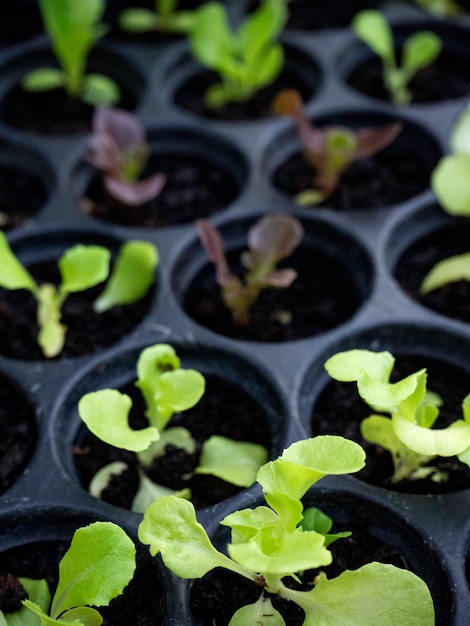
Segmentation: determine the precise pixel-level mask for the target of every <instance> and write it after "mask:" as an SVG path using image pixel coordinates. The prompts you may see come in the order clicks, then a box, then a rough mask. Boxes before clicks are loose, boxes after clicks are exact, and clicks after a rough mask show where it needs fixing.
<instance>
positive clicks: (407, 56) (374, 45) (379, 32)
mask: <svg viewBox="0 0 470 626" xmlns="http://www.w3.org/2000/svg"><path fill="white" fill-rule="evenodd" d="M351 25H352V28H353V30H354V32H355V33H356V35H357V37H359V39H362V41H363V42H364V43H365V44H367V45H368V46H369V47H370V48H371V50H373V52H375V53H376V54H377V55H378V56H379V57H380V58H381V59H382V64H383V72H384V74H383V81H384V85H385V88H386V89H387V91H388V92H389V94H390V97H391V99H392V101H393V102H394V103H395V104H397V105H399V106H404V105H407V104H409V103H410V102H411V98H412V94H411V92H410V90H409V88H408V85H409V83H410V81H411V79H412V78H413V76H415V74H416V73H417V72H418V71H419V70H422V69H423V68H425V67H427V66H428V65H430V64H431V63H433V62H434V61H435V60H436V58H437V57H438V56H439V54H440V52H441V49H442V42H441V40H440V38H439V37H438V36H437V35H436V34H435V33H433V32H431V31H424V30H423V31H420V32H418V33H415V34H413V35H411V36H410V37H408V38H407V39H406V40H405V42H404V44H403V50H402V53H401V65H398V63H397V59H396V55H395V47H394V42H393V33H392V30H391V28H390V26H389V25H388V23H387V21H386V19H385V17H384V16H383V15H382V13H381V12H380V11H375V10H373V9H370V10H366V11H360V12H359V13H358V14H357V15H355V16H354V18H353V21H352V24H351Z"/></svg>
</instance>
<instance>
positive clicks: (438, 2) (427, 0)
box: [415, 0, 462, 17]
mask: <svg viewBox="0 0 470 626" xmlns="http://www.w3.org/2000/svg"><path fill="white" fill-rule="evenodd" d="M415 3H416V4H417V5H419V6H420V7H422V8H423V9H425V11H427V12H428V13H431V15H434V16H435V17H449V16H451V15H458V14H459V13H462V9H461V8H460V7H459V5H458V4H457V2H454V0H415Z"/></svg>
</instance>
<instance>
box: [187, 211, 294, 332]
mask: <svg viewBox="0 0 470 626" xmlns="http://www.w3.org/2000/svg"><path fill="white" fill-rule="evenodd" d="M196 227H197V229H198V232H199V237H200V239H201V243H202V246H203V247H204V250H205V251H206V253H207V256H208V257H209V260H210V261H211V262H212V263H213V264H214V266H215V269H216V279H217V283H218V284H219V285H220V288H221V294H222V298H223V301H224V303H225V305H226V307H227V308H228V309H229V310H230V312H231V314H232V317H233V320H234V322H235V323H236V324H240V325H246V324H248V323H249V321H250V317H249V309H250V307H251V306H252V304H253V303H254V302H255V301H256V299H257V298H258V295H259V293H260V291H261V290H262V289H265V288H267V287H277V288H286V287H289V286H290V285H291V284H292V282H293V281H294V280H295V278H296V277H297V272H296V271H295V270H293V269H276V266H277V264H278V263H279V261H281V260H283V259H285V258H287V257H289V256H291V254H292V253H293V252H294V250H295V249H296V248H297V246H298V245H299V244H300V242H301V240H302V237H303V234H304V231H303V228H302V225H301V223H300V222H299V221H298V220H297V219H295V218H294V217H291V216H289V215H283V214H277V215H268V216H266V217H264V218H262V219H260V220H259V221H258V222H257V223H256V224H255V225H254V226H252V227H251V228H250V230H249V231H248V247H249V250H247V251H245V252H243V253H242V255H241V261H242V264H243V266H244V267H245V268H246V269H247V270H248V271H247V273H246V274H245V276H244V278H243V280H242V279H240V278H239V277H238V276H235V275H234V274H232V273H231V271H230V269H229V266H228V263H227V259H226V257H225V250H224V242H223V239H222V236H221V234H220V232H219V231H218V230H217V229H216V228H215V226H213V225H212V224H210V223H209V222H208V221H206V220H203V219H199V220H196Z"/></svg>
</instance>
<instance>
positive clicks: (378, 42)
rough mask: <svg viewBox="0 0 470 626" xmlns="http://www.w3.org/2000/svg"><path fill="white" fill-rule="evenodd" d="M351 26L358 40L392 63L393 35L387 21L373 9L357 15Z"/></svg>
mask: <svg viewBox="0 0 470 626" xmlns="http://www.w3.org/2000/svg"><path fill="white" fill-rule="evenodd" d="M351 26H352V28H353V30H354V32H355V33H356V35H357V37H359V39H362V41H363V42H364V43H366V44H367V45H368V46H369V48H371V49H372V50H373V51H374V52H375V53H376V54H377V55H378V56H380V57H381V58H382V59H387V60H388V61H390V60H393V63H394V57H395V52H394V45H393V35H392V31H391V30H390V26H389V25H388V23H387V20H386V19H385V18H384V16H383V15H382V13H381V12H380V11H375V10H373V9H371V10H366V11H361V12H360V13H357V14H356V15H355V17H354V18H353V20H352V23H351Z"/></svg>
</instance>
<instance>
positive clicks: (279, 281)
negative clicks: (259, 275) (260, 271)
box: [265, 268, 297, 289]
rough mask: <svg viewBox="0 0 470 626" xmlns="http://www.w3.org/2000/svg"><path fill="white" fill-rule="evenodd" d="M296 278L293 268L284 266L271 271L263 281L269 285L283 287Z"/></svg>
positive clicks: (290, 283) (289, 284)
mask: <svg viewBox="0 0 470 626" xmlns="http://www.w3.org/2000/svg"><path fill="white" fill-rule="evenodd" d="M296 278H297V272H296V271H295V270H293V269H290V268H286V269H281V270H276V271H274V272H272V273H271V274H269V275H268V276H266V280H265V282H266V284H268V285H271V287H279V288H282V289H285V288H286V287H290V286H291V285H292V283H293V282H294V280H295V279H296Z"/></svg>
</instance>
